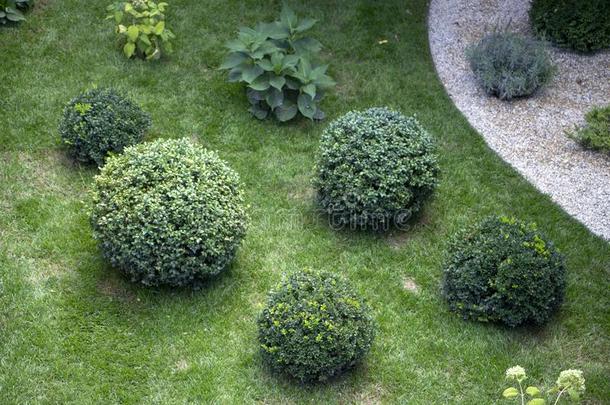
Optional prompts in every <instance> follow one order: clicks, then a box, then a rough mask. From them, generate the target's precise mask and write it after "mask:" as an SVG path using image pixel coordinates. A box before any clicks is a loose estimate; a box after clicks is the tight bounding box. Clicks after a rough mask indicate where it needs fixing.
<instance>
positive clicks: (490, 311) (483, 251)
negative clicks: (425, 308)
mask: <svg viewBox="0 0 610 405" xmlns="http://www.w3.org/2000/svg"><path fill="white" fill-rule="evenodd" d="M564 285H565V267H564V263H563V257H562V256H561V255H560V254H559V253H558V252H557V250H556V249H555V247H554V246H553V244H552V243H551V242H548V241H547V240H545V238H544V236H543V235H541V234H540V232H538V230H537V229H536V226H535V225H533V224H525V223H523V222H520V221H517V220H515V219H513V218H506V217H489V218H486V219H485V220H483V221H482V222H480V223H478V224H476V225H474V226H470V227H468V228H466V229H465V230H463V231H462V232H460V233H458V235H456V237H455V238H454V240H453V241H452V243H451V245H450V248H449V254H448V259H447V261H446V264H445V269H444V278H443V295H444V297H445V299H446V300H447V302H448V303H449V308H450V309H451V310H452V311H455V312H458V313H459V314H460V315H462V316H463V317H464V319H474V320H478V321H484V322H486V321H490V322H503V323H505V324H506V325H509V326H517V325H521V324H524V323H534V324H543V323H545V322H546V321H547V320H548V319H549V318H550V316H551V314H552V313H553V311H554V310H555V309H557V308H558V307H559V305H560V304H561V302H562V300H563V294H564Z"/></svg>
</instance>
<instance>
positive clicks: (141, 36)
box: [138, 34, 152, 46]
mask: <svg viewBox="0 0 610 405" xmlns="http://www.w3.org/2000/svg"><path fill="white" fill-rule="evenodd" d="M138 39H139V40H140V41H142V43H144V44H146V45H148V46H152V44H151V43H150V39H148V35H145V34H141V35H140V37H139V38H138Z"/></svg>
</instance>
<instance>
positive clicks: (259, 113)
mask: <svg viewBox="0 0 610 405" xmlns="http://www.w3.org/2000/svg"><path fill="white" fill-rule="evenodd" d="M249 111H250V112H251V113H252V115H254V116H255V117H256V118H258V119H259V120H264V119H265V118H267V116H268V115H269V110H268V109H267V108H264V107H262V106H261V105H260V103H258V104H254V105H253V106H252V107H250V109H249Z"/></svg>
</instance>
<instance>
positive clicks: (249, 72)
mask: <svg viewBox="0 0 610 405" xmlns="http://www.w3.org/2000/svg"><path fill="white" fill-rule="evenodd" d="M264 72H265V71H264V70H263V69H262V68H261V67H260V66H258V65H253V66H249V67H247V68H245V69H244V70H243V72H242V78H243V79H244V80H245V81H246V82H248V83H252V82H253V81H254V80H255V79H256V78H257V77H259V76H260V75H262V74H263V73H264Z"/></svg>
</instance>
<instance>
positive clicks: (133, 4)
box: [106, 0, 174, 60]
mask: <svg viewBox="0 0 610 405" xmlns="http://www.w3.org/2000/svg"><path fill="white" fill-rule="evenodd" d="M166 9H167V3H163V2H161V3H156V2H154V1H151V0H129V1H120V2H116V3H114V4H111V5H109V6H108V7H107V10H108V12H109V13H110V14H109V15H108V16H107V17H106V19H114V21H115V22H116V24H117V27H116V31H117V33H118V34H119V35H120V36H121V40H122V41H123V42H124V44H123V53H124V54H125V56H127V57H128V58H131V57H132V56H138V57H141V58H145V59H146V60H151V59H159V58H160V57H161V55H162V53H163V52H168V53H169V52H171V51H172V44H171V40H172V39H173V38H174V34H173V33H172V32H171V31H170V30H169V29H167V28H166V27H165V10H166Z"/></svg>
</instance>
